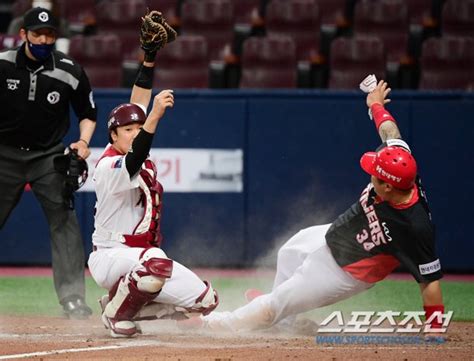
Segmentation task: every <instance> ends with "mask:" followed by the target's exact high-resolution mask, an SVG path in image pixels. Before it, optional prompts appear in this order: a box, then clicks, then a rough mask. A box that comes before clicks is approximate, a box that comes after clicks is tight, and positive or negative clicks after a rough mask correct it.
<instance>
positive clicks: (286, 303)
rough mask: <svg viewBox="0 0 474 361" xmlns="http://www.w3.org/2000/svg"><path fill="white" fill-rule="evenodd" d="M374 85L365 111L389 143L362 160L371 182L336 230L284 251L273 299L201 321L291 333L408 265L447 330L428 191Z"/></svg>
mask: <svg viewBox="0 0 474 361" xmlns="http://www.w3.org/2000/svg"><path fill="white" fill-rule="evenodd" d="M373 82H374V83H375V84H373V86H374V87H375V89H373V90H372V91H371V92H370V93H369V94H368V96H367V106H368V107H369V109H370V110H371V114H372V118H373V120H374V122H375V125H376V128H377V130H378V132H379V135H380V137H381V139H382V142H383V144H382V146H381V147H379V149H377V151H376V152H367V153H365V154H364V155H363V156H362V158H361V161H360V163H361V167H362V169H363V170H364V171H365V172H367V173H368V174H370V175H371V183H369V185H368V186H367V187H366V188H365V189H364V190H363V191H362V193H361V195H360V196H359V198H358V200H357V201H356V202H355V203H354V204H353V205H352V206H351V207H350V208H349V209H348V210H347V211H346V212H344V213H343V214H341V215H340V216H339V217H338V218H337V219H336V220H335V221H334V222H333V223H332V224H327V225H322V226H314V227H309V228H306V229H303V230H301V231H300V232H298V233H297V234H296V235H294V236H293V237H292V238H290V239H289V240H288V241H287V242H286V243H285V244H284V245H283V246H282V247H281V248H280V250H279V252H278V261H277V272H276V276H275V281H274V284H273V289H272V291H271V292H270V293H268V294H260V295H257V294H256V293H255V290H254V295H253V296H252V297H248V298H253V300H251V302H250V303H248V304H247V305H245V306H243V307H241V308H238V309H237V310H235V311H233V312H213V313H212V314H210V315H208V316H205V317H203V319H204V322H205V326H207V327H208V328H210V329H212V330H219V331H221V330H228V331H246V330H254V329H260V328H266V327H270V326H273V325H279V326H282V328H283V329H288V328H290V327H291V326H293V325H294V321H295V318H296V317H295V316H296V315H297V314H298V313H301V312H306V311H309V310H312V309H315V308H318V307H323V306H326V305H330V304H333V303H336V302H338V301H340V300H343V299H347V298H349V297H352V296H353V295H355V294H357V293H359V292H362V291H364V290H367V289H369V288H370V287H372V286H373V285H374V284H375V283H376V282H378V281H380V280H382V279H384V278H385V277H386V276H387V275H388V274H390V273H391V272H392V271H393V270H394V269H395V268H396V267H397V266H398V265H399V264H403V265H404V266H405V267H406V268H407V269H408V270H409V272H410V273H411V274H412V275H413V277H414V278H415V280H416V281H417V282H418V283H419V285H420V291H421V296H422V299H423V305H424V310H425V315H426V318H427V320H431V321H429V323H430V326H431V327H432V328H440V327H441V322H440V318H438V316H439V315H441V314H442V313H444V305H443V301H442V294H441V288H440V283H439V279H440V278H441V277H442V273H441V266H440V262H439V259H438V258H437V256H436V252H435V242H434V227H433V224H432V222H431V214H430V211H429V208H428V203H427V200H426V197H425V192H424V190H423V188H422V186H421V182H420V179H419V177H418V176H417V165H416V162H415V159H414V157H413V156H412V155H411V152H410V149H409V147H408V145H407V144H406V143H405V142H404V141H403V140H402V139H401V136H400V132H399V130H398V127H397V124H396V121H395V119H394V118H393V117H392V115H391V114H390V113H389V112H388V111H387V110H386V109H385V108H384V104H385V103H387V102H388V101H389V100H388V99H386V97H387V95H388V93H389V92H390V88H388V87H387V83H385V82H384V81H380V82H379V83H378V85H376V80H375V77H374V79H373ZM255 296H257V297H255ZM433 315H434V316H433ZM432 316H433V317H432Z"/></svg>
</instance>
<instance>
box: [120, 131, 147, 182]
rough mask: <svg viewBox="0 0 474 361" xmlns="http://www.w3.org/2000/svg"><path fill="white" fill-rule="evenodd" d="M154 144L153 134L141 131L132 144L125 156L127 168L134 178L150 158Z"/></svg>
mask: <svg viewBox="0 0 474 361" xmlns="http://www.w3.org/2000/svg"><path fill="white" fill-rule="evenodd" d="M152 142H153V134H151V133H148V132H147V131H145V130H143V129H141V130H140V132H139V133H138V135H137V136H136V137H135V139H134V140H133V143H132V147H131V149H130V150H129V151H128V153H127V155H126V156H125V166H126V167H127V171H128V174H130V178H132V177H133V176H134V175H135V174H137V172H138V171H139V170H140V168H141V166H142V164H143V162H144V161H145V159H146V158H147V157H148V153H149V152H150V149H151V143H152Z"/></svg>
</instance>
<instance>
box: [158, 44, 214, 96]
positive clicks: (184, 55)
mask: <svg viewBox="0 0 474 361" xmlns="http://www.w3.org/2000/svg"><path fill="white" fill-rule="evenodd" d="M156 61H157V66H158V69H157V71H155V77H154V87H158V88H170V89H175V88H207V87H208V84H209V62H208V48H207V42H206V39H205V38H204V37H203V36H201V35H182V36H179V37H178V38H177V39H176V40H175V41H174V42H172V43H170V44H168V45H167V46H166V47H165V48H163V49H162V50H160V52H159V54H158V56H157V60H156Z"/></svg>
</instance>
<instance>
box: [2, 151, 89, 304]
mask: <svg viewBox="0 0 474 361" xmlns="http://www.w3.org/2000/svg"><path fill="white" fill-rule="evenodd" d="M63 153H64V146H63V145H62V144H58V145H56V146H54V147H52V148H50V149H48V150H27V149H21V148H15V147H11V146H5V145H1V144H0V229H1V228H3V225H4V224H5V222H6V220H7V218H8V216H9V215H10V213H11V211H12V210H13V208H15V206H16V205H17V203H18V201H19V200H20V198H21V195H22V194H23V189H24V188H25V185H26V184H27V183H29V184H30V186H31V189H32V191H33V193H34V195H35V197H36V198H37V199H38V201H39V202H40V204H41V207H42V208H43V211H44V213H45V215H46V218H47V220H48V224H49V231H50V236H51V250H52V266H53V276H54V287H55V289H56V293H57V295H58V298H59V300H60V301H61V300H62V299H63V298H65V297H68V296H71V295H78V296H81V297H84V265H85V261H84V247H83V243H82V237H81V233H80V229H79V223H78V221H77V217H76V213H75V211H73V210H70V209H68V207H67V206H66V202H65V200H64V194H63V190H64V177H63V176H62V175H61V174H60V173H58V172H56V171H55V169H54V163H53V159H54V158H55V157H56V156H58V155H61V154H63ZM25 226H27V225H25Z"/></svg>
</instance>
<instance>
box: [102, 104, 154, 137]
mask: <svg viewBox="0 0 474 361" xmlns="http://www.w3.org/2000/svg"><path fill="white" fill-rule="evenodd" d="M145 120H146V115H145V112H144V111H143V109H142V108H140V106H139V105H137V104H132V103H123V104H120V105H118V106H116V107H115V108H114V109H112V111H111V112H110V114H109V120H108V122H107V128H108V129H109V141H110V143H112V137H111V136H110V133H111V132H112V130H114V129H116V128H118V127H122V126H124V125H128V124H132V123H140V124H143V123H145Z"/></svg>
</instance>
